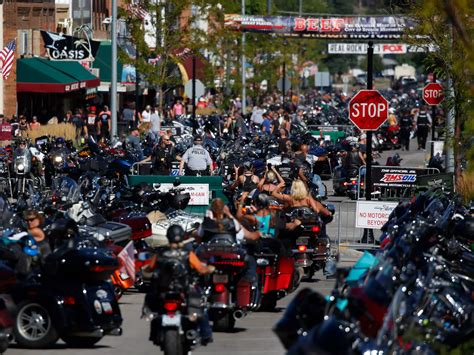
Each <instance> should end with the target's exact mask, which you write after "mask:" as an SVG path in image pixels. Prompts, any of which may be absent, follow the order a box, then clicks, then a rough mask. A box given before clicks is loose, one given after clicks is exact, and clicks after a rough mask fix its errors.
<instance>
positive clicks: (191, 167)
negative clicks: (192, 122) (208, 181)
mask: <svg viewBox="0 0 474 355" xmlns="http://www.w3.org/2000/svg"><path fill="white" fill-rule="evenodd" d="M185 164H186V170H185V172H186V175H191V176H201V175H209V174H212V159H211V156H210V155H209V152H208V151H207V150H206V149H204V147H203V146H202V138H201V137H199V136H196V137H195V138H194V145H193V146H192V147H191V148H189V149H188V150H186V152H185V153H184V154H183V157H182V159H181V162H180V164H179V175H183V170H184V165H185Z"/></svg>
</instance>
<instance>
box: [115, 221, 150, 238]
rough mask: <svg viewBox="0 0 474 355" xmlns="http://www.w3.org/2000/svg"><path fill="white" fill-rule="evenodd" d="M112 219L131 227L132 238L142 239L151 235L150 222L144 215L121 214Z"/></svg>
mask: <svg viewBox="0 0 474 355" xmlns="http://www.w3.org/2000/svg"><path fill="white" fill-rule="evenodd" d="M114 220H115V221H116V222H119V223H122V224H126V225H127V226H129V227H130V228H131V229H132V236H131V239H132V240H138V239H143V238H147V237H150V236H151V235H152V229H151V222H150V220H149V219H148V218H147V217H145V216H128V215H122V216H121V217H118V218H116V219H114Z"/></svg>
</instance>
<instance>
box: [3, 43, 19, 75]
mask: <svg viewBox="0 0 474 355" xmlns="http://www.w3.org/2000/svg"><path fill="white" fill-rule="evenodd" d="M15 50H16V39H14V40H11V41H10V42H8V44H7V45H6V47H5V48H3V49H2V51H1V52H0V64H1V73H2V76H3V79H4V80H6V79H7V78H8V76H9V75H10V72H11V71H12V68H13V60H14V59H15Z"/></svg>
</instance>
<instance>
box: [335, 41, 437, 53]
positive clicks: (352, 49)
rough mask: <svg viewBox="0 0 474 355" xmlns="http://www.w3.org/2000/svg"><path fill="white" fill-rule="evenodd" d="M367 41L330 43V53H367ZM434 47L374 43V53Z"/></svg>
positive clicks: (425, 49) (408, 51) (418, 51)
mask: <svg viewBox="0 0 474 355" xmlns="http://www.w3.org/2000/svg"><path fill="white" fill-rule="evenodd" d="M367 47H368V45H367V43H328V53H329V54H367ZM433 50H434V48H427V47H420V46H413V45H409V44H404V43H374V54H406V53H420V52H428V51H433Z"/></svg>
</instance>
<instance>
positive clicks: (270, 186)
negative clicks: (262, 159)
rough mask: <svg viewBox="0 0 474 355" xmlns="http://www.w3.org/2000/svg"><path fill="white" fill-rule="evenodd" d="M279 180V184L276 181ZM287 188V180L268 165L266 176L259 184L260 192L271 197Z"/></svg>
mask: <svg viewBox="0 0 474 355" xmlns="http://www.w3.org/2000/svg"><path fill="white" fill-rule="evenodd" d="M276 179H278V184H275V180H276ZM284 187H285V180H283V178H282V177H281V175H280V174H279V173H278V171H277V170H276V169H275V167H273V166H272V165H271V164H268V165H267V168H266V170H265V175H264V176H263V177H262V178H261V179H260V182H259V183H258V190H259V191H260V192H264V193H266V194H268V195H269V196H271V195H272V194H273V192H274V191H276V192H280V191H281V190H282V189H283V188H284Z"/></svg>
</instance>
